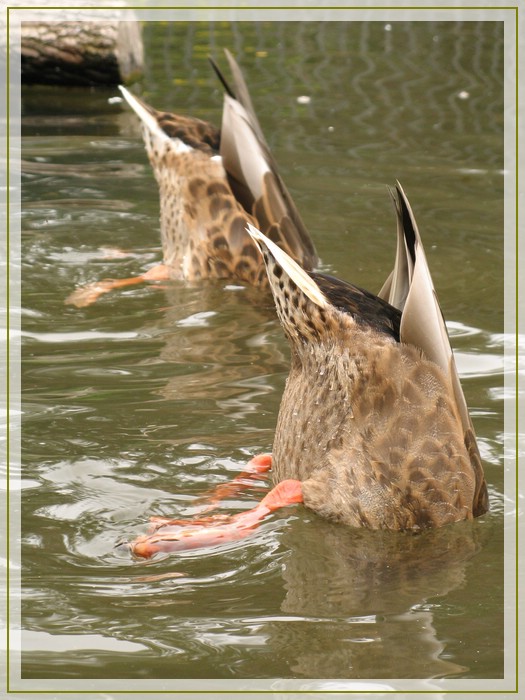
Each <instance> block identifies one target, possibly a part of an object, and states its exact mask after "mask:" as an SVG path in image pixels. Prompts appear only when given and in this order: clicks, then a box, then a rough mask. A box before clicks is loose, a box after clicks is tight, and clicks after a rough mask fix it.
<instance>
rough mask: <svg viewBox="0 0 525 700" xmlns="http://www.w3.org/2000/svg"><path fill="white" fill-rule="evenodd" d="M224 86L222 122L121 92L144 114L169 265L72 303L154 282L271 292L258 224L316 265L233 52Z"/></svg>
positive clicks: (82, 293)
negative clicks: (219, 283)
mask: <svg viewBox="0 0 525 700" xmlns="http://www.w3.org/2000/svg"><path fill="white" fill-rule="evenodd" d="M225 55H226V59H227V62H228V65H229V68H230V72H231V75H232V83H231V85H230V84H229V83H228V82H227V81H226V78H225V77H224V74H223V73H222V72H221V71H220V69H219V67H218V65H217V64H216V62H215V61H214V60H213V59H211V58H210V63H211V66H212V68H213V69H214V71H215V73H216V75H217V77H218V79H219V80H220V82H221V84H222V86H223V88H224V102H223V112H222V123H221V128H220V129H219V128H218V127H216V126H214V125H213V124H211V123H209V122H206V121H204V120H201V119H198V118H196V117H190V116H186V115H179V114H172V113H170V112H165V111H159V110H157V109H154V108H153V107H151V106H150V105H148V104H147V103H146V102H144V101H143V100H141V99H140V98H139V97H137V96H136V95H133V94H132V93H131V92H130V91H129V90H128V89H127V88H126V87H124V86H119V89H120V92H121V94H122V96H123V98H124V100H125V101H126V103H127V104H128V105H129V107H130V108H131V109H132V110H133V111H134V113H135V114H136V115H137V116H138V118H139V119H140V122H141V125H142V133H143V138H144V143H145V148H146V152H147V155H148V158H149V162H150V164H151V167H152V169H153V173H154V176H155V179H156V181H157V184H158V188H159V198H160V236H161V243H162V251H163V262H162V263H161V264H159V265H156V266H154V267H152V268H150V269H149V270H148V271H147V272H146V273H144V274H141V275H137V276H135V277H131V278H127V279H124V280H102V281H101V282H95V283H93V284H90V285H88V286H87V287H83V288H81V289H78V290H75V292H73V293H72V294H71V295H70V296H69V297H68V298H67V300H66V303H67V304H71V305H74V306H77V307H82V306H88V305H89V304H91V303H93V302H94V301H96V299H97V298H98V297H99V296H100V295H101V294H105V293H107V292H109V291H110V290H112V289H116V288H118V287H123V286H128V285H132V284H138V283H141V282H147V281H163V280H169V279H176V280H188V281H193V280H202V279H227V280H233V281H235V282H237V283H240V284H248V285H253V286H255V287H258V288H262V289H268V287H269V282H268V277H267V275H266V272H265V269H264V265H263V262H262V257H261V254H260V251H259V249H258V247H257V245H255V243H254V241H253V239H252V238H251V236H250V235H249V234H248V232H247V231H246V223H247V222H249V223H251V224H252V225H254V226H256V227H258V228H259V230H261V231H263V232H264V233H265V235H267V236H268V237H269V238H271V240H273V241H274V242H275V243H276V244H277V245H279V246H280V247H282V248H283V250H286V252H287V254H288V255H289V256H291V257H292V258H293V259H294V260H295V261H296V262H298V263H299V264H300V265H301V266H302V267H304V268H305V269H314V268H315V267H316V265H317V263H318V257H317V252H316V249H315V245H314V243H313V241H312V238H311V236H310V234H309V233H308V231H307V229H306V227H305V225H304V223H303V221H302V219H301V216H300V214H299V212H298V210H297V207H296V206H295V204H294V202H293V200H292V197H291V195H290V193H289V192H288V190H287V188H286V186H285V184H284V182H283V180H282V178H281V176H280V175H279V172H278V169H277V164H276V161H275V158H274V156H273V155H272V153H271V151H270V148H269V146H268V144H267V141H266V139H265V137H264V135H263V132H262V129H261V126H260V124H259V121H258V119H257V116H256V114H255V110H254V108H253V103H252V100H251V97H250V93H249V91H248V86H247V84H246V81H245V79H244V76H243V74H242V72H241V69H240V67H239V65H238V63H237V61H236V60H235V59H234V57H233V55H232V54H231V53H230V52H229V51H228V50H225Z"/></svg>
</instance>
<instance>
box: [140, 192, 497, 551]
mask: <svg viewBox="0 0 525 700" xmlns="http://www.w3.org/2000/svg"><path fill="white" fill-rule="evenodd" d="M390 194H391V197H392V200H393V203H394V209H395V213H396V221H397V249H396V257H395V263H394V267H393V270H392V272H391V274H390V275H389V276H388V278H387V280H386V281H385V283H384V284H383V286H382V288H381V289H380V291H379V293H378V294H374V293H371V292H369V291H366V290H364V289H362V288H360V287H358V286H355V285H353V284H351V283H349V282H345V281H343V280H340V279H337V278H335V277H333V276H330V275H328V274H325V273H322V272H314V271H308V270H305V269H304V268H303V267H301V265H300V264H298V263H297V262H296V261H295V260H293V259H292V258H291V257H290V256H289V255H288V254H287V253H286V252H285V251H284V250H282V249H281V248H280V247H279V246H278V245H276V244H275V243H274V242H273V241H272V240H270V239H269V238H268V237H267V236H265V235H264V233H262V232H261V231H260V230H258V229H257V228H255V226H254V225H253V224H251V223H248V224H247V229H248V231H249V233H250V235H251V236H252V239H253V240H254V241H255V242H256V244H257V245H258V247H259V251H260V253H261V255H262V257H263V259H264V264H265V269H266V272H267V275H268V280H269V284H270V288H271V291H272V294H273V298H274V301H275V306H276V310H277V315H278V318H279V321H280V323H281V325H282V328H283V330H284V334H285V336H286V337H287V339H288V342H289V346H290V357H291V360H290V371H289V375H288V378H287V381H286V385H285V389H284V392H283V395H282V399H281V404H280V408H279V413H278V417H277V424H276V429H275V436H274V441H273V450H272V453H271V455H263V456H258V457H255V458H254V459H253V460H252V462H251V464H250V465H249V467H250V468H249V470H248V471H251V472H253V473H258V474H260V473H261V472H263V471H268V472H270V473H271V478H272V482H273V488H272V489H271V490H270V491H269V493H268V494H267V495H266V496H265V497H264V499H263V500H262V501H261V502H260V503H259V504H258V505H257V506H255V508H252V509H250V510H248V511H244V512H241V513H238V514H235V515H233V516H225V515H219V516H207V517H206V518H204V519H202V520H200V521H199V520H198V519H196V520H195V521H193V522H191V521H171V522H170V521H169V520H164V521H162V522H159V523H157V525H156V526H154V529H153V531H152V532H150V533H149V534H148V535H142V536H139V538H137V540H136V541H135V543H133V545H132V551H133V552H134V553H135V554H137V556H141V557H150V556H152V555H153V554H155V553H156V552H159V551H162V552H171V551H174V550H176V549H181V548H182V549H183V548H186V547H188V546H193V543H197V542H198V546H203V545H205V544H218V543H220V542H223V541H226V540H229V539H239V538H241V537H244V536H246V535H247V534H249V533H250V532H253V530H254V529H255V528H256V527H257V525H258V523H259V522H260V521H261V520H263V519H264V518H266V517H267V516H268V514H269V513H272V512H274V511H275V510H277V509H278V508H282V507H284V506H290V505H292V504H302V505H303V506H304V507H306V508H308V509H309V510H310V511H313V512H314V513H315V514H316V515H318V516H320V517H322V518H325V519H327V520H330V521H333V522H336V523H341V524H344V525H346V526H349V527H353V528H369V529H371V530H388V531H394V532H412V533H418V532H421V531H423V530H425V529H430V528H439V527H443V526H445V525H450V524H452V523H456V522H460V521H466V520H473V519H474V518H477V517H479V516H480V515H483V514H484V513H486V512H487V511H488V509H489V501H488V490H487V484H486V481H485V477H484V473H483V466H482V461H481V456H480V452H479V448H478V444H477V440H476V435H475V431H474V427H473V424H472V420H471V418H470V415H469V411H468V408H467V404H466V401H465V396H464V393H463V390H462V387H461V383H460V380H459V375H458V371H457V368H456V364H455V361H454V355H453V352H452V348H451V345H450V340H449V337H448V333H447V329H446V325H445V321H444V318H443V314H442V312H441V309H440V306H439V303H438V299H437V295H436V291H435V288H434V285H433V282H432V278H431V275H430V270H429V267H428V263H427V260H426V256H425V251H424V249H423V244H422V240H421V236H420V233H419V230H418V227H417V224H416V221H415V218H414V214H413V212H412V209H411V206H410V204H409V201H408V199H407V197H406V194H405V192H404V190H403V189H402V187H401V185H400V184H399V183H397V184H396V186H395V187H393V188H390ZM244 476H246V475H244ZM230 488H236V486H235V484H231V485H230ZM222 489H223V491H226V492H227V490H228V487H226V486H223V487H222ZM172 523H173V524H172Z"/></svg>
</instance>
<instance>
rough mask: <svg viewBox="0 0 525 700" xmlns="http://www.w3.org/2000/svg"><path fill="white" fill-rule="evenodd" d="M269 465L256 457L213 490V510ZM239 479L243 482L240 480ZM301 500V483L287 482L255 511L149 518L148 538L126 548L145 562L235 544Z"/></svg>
mask: <svg viewBox="0 0 525 700" xmlns="http://www.w3.org/2000/svg"><path fill="white" fill-rule="evenodd" d="M270 464H271V457H270V455H262V456H261V457H255V458H254V459H253V460H251V462H250V463H249V464H248V468H247V469H246V471H245V472H243V474H242V475H240V476H239V477H237V479H235V480H234V481H233V482H231V483H230V484H226V485H225V486H223V487H219V489H216V491H215V492H214V493H213V494H212V496H213V499H214V500H212V507H214V506H215V504H216V503H217V502H218V501H219V499H220V498H221V497H223V496H224V495H232V494H233V493H237V492H238V491H239V490H240V489H241V488H243V487H245V486H246V485H247V484H246V481H245V480H246V477H247V476H248V475H249V476H253V475H254V474H255V475H257V474H258V473H260V472H258V471H257V470H258V469H260V470H261V471H267V470H268V469H269V466H270ZM241 477H242V482H241V481H240V479H241ZM221 488H222V489H223V490H222V491H221ZM302 501H303V492H302V484H301V482H300V481H298V480H296V479H287V480H285V481H281V482H280V483H279V484H277V486H275V487H274V488H273V489H272V490H271V491H270V492H269V493H268V494H267V495H266V496H265V497H264V498H263V499H262V501H261V502H260V503H259V504H258V505H256V506H255V508H251V509H250V510H246V511H243V512H242V513H237V514H236V515H222V514H217V515H211V516H206V517H199V518H194V519H191V520H170V519H166V518H152V522H153V532H151V533H150V534H148V535H140V536H139V537H137V538H136V539H135V540H133V542H130V545H129V546H130V549H131V552H132V553H133V554H134V556H136V557H142V558H144V559H148V558H149V557H152V556H153V555H154V554H157V553H158V552H164V553H170V552H179V551H182V550H187V549H198V548H199V547H211V546H213V545H217V544H224V543H226V542H234V541H236V540H240V539H243V538H244V537H246V536H247V535H249V534H250V533H251V532H253V530H254V529H255V528H256V527H257V525H258V524H259V523H260V521H261V520H263V519H264V518H265V517H266V516H267V515H268V514H269V513H273V512H274V511H275V510H277V509H278V508H282V507H284V506H288V505H292V504H293V503H302Z"/></svg>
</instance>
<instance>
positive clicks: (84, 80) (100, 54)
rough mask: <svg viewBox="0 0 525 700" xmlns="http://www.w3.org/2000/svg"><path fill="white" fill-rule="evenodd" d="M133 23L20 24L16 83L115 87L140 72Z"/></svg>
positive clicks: (140, 55) (138, 45) (138, 31)
mask: <svg viewBox="0 0 525 700" xmlns="http://www.w3.org/2000/svg"><path fill="white" fill-rule="evenodd" d="M143 53H144V52H143V46H142V32H141V26H140V24H139V22H137V21H117V20H115V21H113V20H111V21H103V22H97V21H86V22H84V21H83V22H78V21H66V22H22V23H21V66H22V82H24V83H40V84H53V85H57V84H58V85H116V84H118V83H129V82H131V81H132V80H134V79H135V78H136V77H137V76H139V75H140V74H141V73H142V70H143Z"/></svg>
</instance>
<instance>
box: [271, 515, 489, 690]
mask: <svg viewBox="0 0 525 700" xmlns="http://www.w3.org/2000/svg"><path fill="white" fill-rule="evenodd" d="M483 537H484V535H483V530H482V528H480V527H479V523H461V524H459V526H458V527H455V526H453V527H445V528H441V529H439V530H436V531H427V532H424V533H423V534H421V535H412V534H408V533H383V532H370V531H361V530H354V529H347V530H346V531H345V530H344V529H342V528H340V527H336V526H334V525H332V524H330V523H324V522H322V521H319V519H315V520H311V521H307V520H301V522H299V523H297V522H296V523H294V527H293V530H292V531H290V532H286V533H285V534H283V536H282V540H281V541H282V544H283V545H285V546H288V547H289V551H290V554H289V556H288V559H287V561H286V567H285V569H284V571H283V577H284V579H285V582H286V597H285V599H284V601H283V603H282V606H281V607H282V610H283V611H284V612H287V613H290V614H294V615H296V616H298V615H301V616H305V617H311V618H314V619H319V618H321V619H326V620H327V621H329V620H330V621H333V622H330V623H328V622H327V624H324V625H323V624H321V625H320V626H319V630H318V631H317V633H316V634H315V635H314V636H312V635H311V634H309V628H310V627H311V624H308V623H305V624H295V625H290V626H289V627H288V628H287V629H286V631H285V630H283V628H282V626H281V627H280V628H279V631H278V632H277V635H276V636H277V639H276V638H275V637H274V636H273V635H272V637H273V639H272V643H276V644H278V645H279V646H282V647H283V649H284V648H286V647H288V648H293V649H294V650H295V655H296V656H295V662H294V664H293V666H292V668H293V671H294V672H295V673H297V674H298V675H300V676H304V677H309V678H317V677H319V678H330V677H333V678H345V677H347V678H350V677H352V678H353V677H358V678H411V677H414V669H415V668H418V669H419V670H418V673H420V672H421V669H422V668H424V669H425V676H426V677H427V678H434V677H440V676H446V675H451V674H455V673H460V672H461V671H466V670H467V669H465V668H462V667H461V666H460V665H458V664H456V663H454V662H453V661H451V660H447V659H446V658H441V657H440V654H442V653H443V651H444V648H445V644H444V643H443V642H442V641H440V639H439V635H438V633H437V632H436V629H435V628H434V626H433V613H432V608H433V605H432V603H431V602H430V601H431V599H433V598H435V597H440V598H442V597H444V596H446V595H447V593H449V592H450V591H451V590H453V589H455V588H457V587H459V586H461V585H463V584H464V583H465V574H466V566H467V562H468V561H469V560H470V559H471V558H472V557H473V556H474V555H475V554H476V553H477V552H478V551H479V550H480V547H481V545H482V541H483ZM485 539H486V535H485ZM305 543H307V548H306V547H305ZM436 605H437V606H438V607H439V602H438V603H436ZM334 625H335V626H336V627H338V628H339V634H334V628H333V627H334ZM342 628H345V629H346V632H345V633H344V635H341V629H342ZM341 636H342V637H343V639H344V643H343V644H342V643H341V641H342V640H341ZM401 639H403V643H402V644H401V643H400V641H399V640H401Z"/></svg>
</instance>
